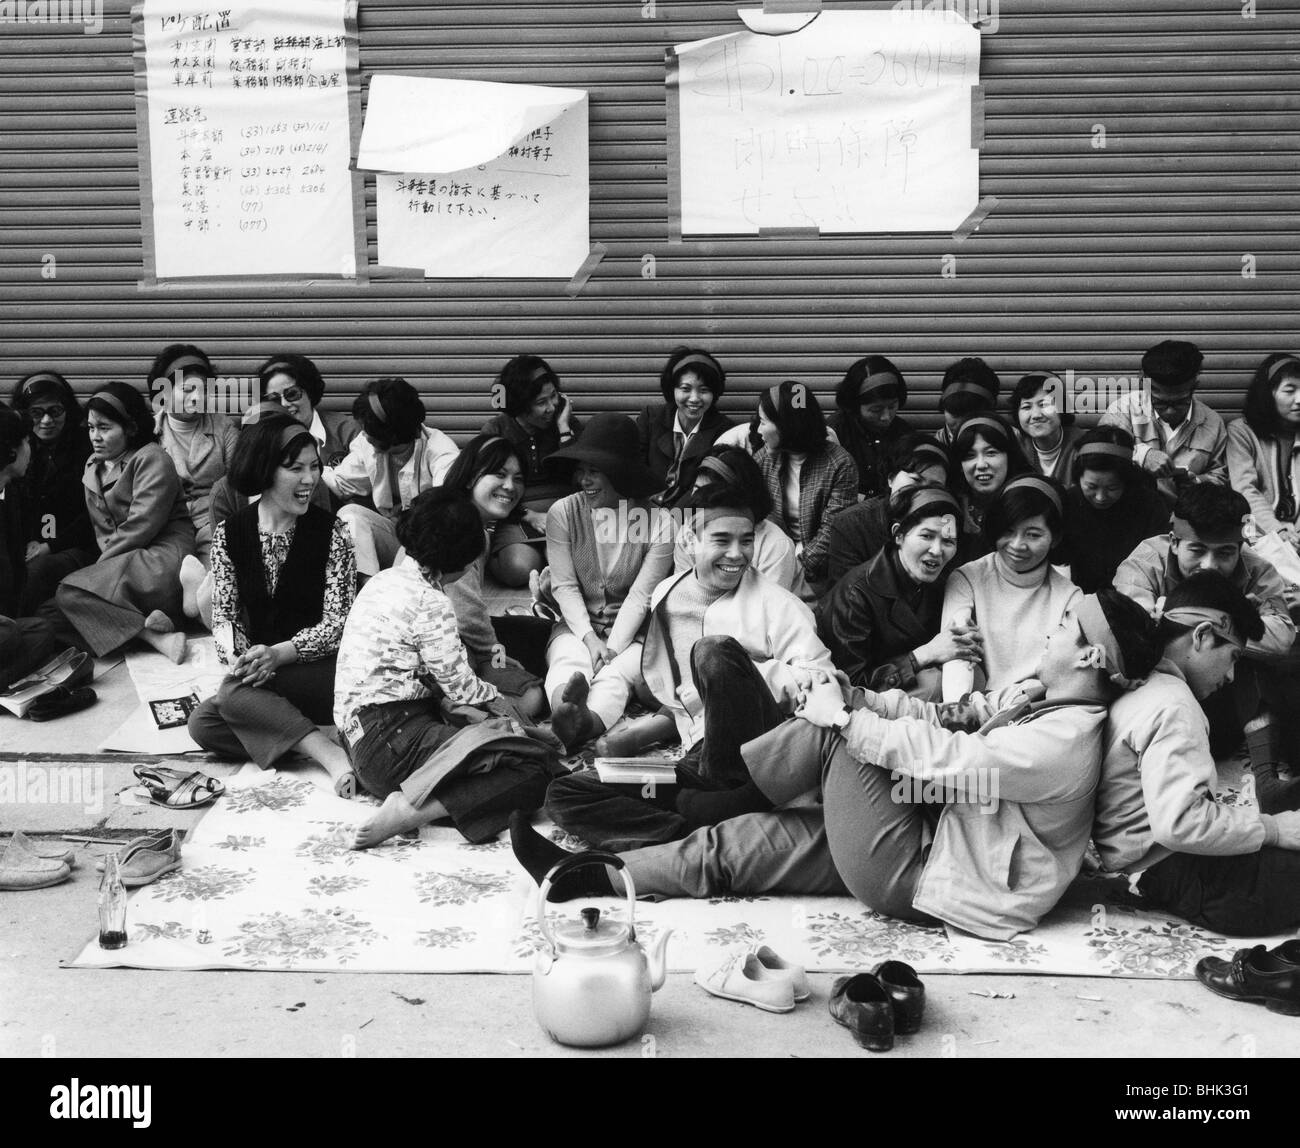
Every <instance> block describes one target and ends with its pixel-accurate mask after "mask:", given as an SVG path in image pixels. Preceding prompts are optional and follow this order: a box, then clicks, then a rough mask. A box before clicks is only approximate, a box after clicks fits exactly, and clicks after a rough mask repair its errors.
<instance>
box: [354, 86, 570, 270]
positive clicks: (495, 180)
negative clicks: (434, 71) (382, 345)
mask: <svg viewBox="0 0 1300 1148" xmlns="http://www.w3.org/2000/svg"><path fill="white" fill-rule="evenodd" d="M357 166H358V167H359V168H362V169H364V170H374V171H377V172H378V173H379V174H377V175H376V177H375V189H376V215H377V220H378V230H379V262H380V263H381V264H383V265H386V266H392V267H418V268H421V269H423V270H424V272H425V274H426V275H427V276H430V277H434V278H494V277H495V278H525V279H527V278H563V279H568V278H571V277H572V275H573V273H574V272H575V271H576V270H577V269H578V268H579V267H580V266H581V265H582V262H583V260H585V259H586V257H587V255H588V252H589V251H590V246H591V244H590V239H589V224H588V219H589V206H588V182H589V181H588V175H587V93H586V92H583V91H575V90H572V89H568V88H541V87H536V86H533V85H528V84H492V83H480V82H477V81H469V80H440V79H425V78H420V77H413V76H376V77H375V78H374V80H373V81H371V84H370V93H369V99H368V102H367V106H366V122H365V127H364V128H363V130H362V133H361V147H360V151H359V153H358V157H357Z"/></svg>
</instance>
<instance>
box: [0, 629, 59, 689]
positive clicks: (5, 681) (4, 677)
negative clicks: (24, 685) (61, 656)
mask: <svg viewBox="0 0 1300 1148" xmlns="http://www.w3.org/2000/svg"><path fill="white" fill-rule="evenodd" d="M61 648H62V647H61V646H60V645H59V643H58V641H57V640H56V638H55V635H54V629H53V627H52V626H50V624H49V623H48V622H46V621H44V620H42V619H40V618H5V617H0V690H4V689H8V688H9V686H10V685H11V684H12V683H13V682H16V681H18V679H19V678H24V677H26V676H27V675H28V674H29V673H31V672H32V670H34V669H36V668H38V667H39V666H40V665H42V664H43V663H45V662H48V661H49V660H50V659H51V658H52V657H54V655H55V653H57V652H58V651H59V650H60V649H61Z"/></svg>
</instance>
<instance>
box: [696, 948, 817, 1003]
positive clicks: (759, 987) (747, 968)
mask: <svg viewBox="0 0 1300 1148" xmlns="http://www.w3.org/2000/svg"><path fill="white" fill-rule="evenodd" d="M695 983H696V984H697V985H699V986H700V988H702V989H703V990H704V991H705V992H706V993H712V994H713V995H714V996H715V997H722V998H723V999H724V1000H729V1001H740V1002H741V1003H742V1004H750V1005H753V1006H754V1007H755V1008H761V1009H763V1010H764V1011H765V1012H793V1011H794V1006H795V1002H796V1001H806V1000H807V999H808V998H809V996H811V995H812V990H811V989H809V987H808V974H807V973H806V972H805V971H804V968H803V966H802V965H795V964H791V963H790V962H789V961H787V960H784V959H783V958H781V957H779V956H778V955H777V954H776V953H775V952H773V951H772V949H771V948H769V947H768V946H767V945H758V946H752V945H751V946H750V947H749V948H738V949H731V950H728V951H727V952H725V953H723V954H722V957H721V959H720V960H718V961H717V962H716V963H714V964H709V965H705V966H703V967H701V968H699V969H697V970H696V973H695Z"/></svg>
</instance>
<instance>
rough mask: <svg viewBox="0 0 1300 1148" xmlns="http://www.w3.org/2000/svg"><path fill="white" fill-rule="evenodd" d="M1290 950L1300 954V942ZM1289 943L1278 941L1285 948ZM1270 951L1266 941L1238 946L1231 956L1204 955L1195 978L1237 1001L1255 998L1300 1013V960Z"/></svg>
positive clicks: (1279, 1009)
mask: <svg viewBox="0 0 1300 1148" xmlns="http://www.w3.org/2000/svg"><path fill="white" fill-rule="evenodd" d="M1287 945H1290V946H1292V948H1291V949H1288V950H1287V951H1288V952H1289V953H1290V954H1291V955H1292V956H1300V945H1296V944H1295V942H1291V941H1288V942H1287ZM1287 945H1279V946H1278V949H1285V948H1287ZM1276 953H1277V950H1275V951H1274V952H1273V953H1270V952H1269V951H1268V950H1267V949H1265V948H1264V946H1263V945H1256V946H1255V947H1254V948H1253V949H1238V950H1237V951H1236V952H1235V953H1233V955H1232V960H1230V961H1225V960H1223V959H1222V958H1220V957H1202V958H1201V959H1200V960H1199V961H1197V962H1196V979H1197V980H1198V981H1200V982H1201V984H1203V985H1204V986H1205V987H1206V988H1207V989H1209V990H1210V991H1211V992H1214V993H1218V994H1219V996H1221V997H1228V998H1229V999H1231V1000H1237V1001H1255V1002H1256V1003H1258V1004H1262V1005H1263V1006H1264V1007H1265V1008H1266V1009H1268V1010H1269V1011H1270V1012H1280V1013H1283V1014H1284V1015H1286V1016H1300V964H1292V963H1291V962H1290V961H1288V960H1284V959H1282V958H1281V957H1280V956H1279V955H1276Z"/></svg>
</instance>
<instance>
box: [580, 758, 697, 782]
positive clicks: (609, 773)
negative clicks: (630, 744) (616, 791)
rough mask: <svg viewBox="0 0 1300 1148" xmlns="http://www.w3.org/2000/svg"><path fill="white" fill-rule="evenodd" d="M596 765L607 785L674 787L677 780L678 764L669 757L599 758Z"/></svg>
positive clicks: (599, 774) (601, 778) (597, 771)
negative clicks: (659, 785) (656, 784)
mask: <svg viewBox="0 0 1300 1148" xmlns="http://www.w3.org/2000/svg"><path fill="white" fill-rule="evenodd" d="M594 765H595V766H596V773H597V775H598V776H599V777H600V780H601V781H603V782H605V783H606V784H607V785H645V784H646V783H648V782H652V781H653V782H656V783H658V784H661V785H672V784H674V783H675V782H676V780H677V763H676V762H674V761H673V760H672V759H671V758H667V757H598V758H596V760H595V762H594Z"/></svg>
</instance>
